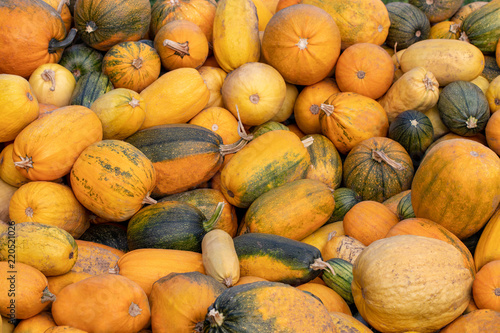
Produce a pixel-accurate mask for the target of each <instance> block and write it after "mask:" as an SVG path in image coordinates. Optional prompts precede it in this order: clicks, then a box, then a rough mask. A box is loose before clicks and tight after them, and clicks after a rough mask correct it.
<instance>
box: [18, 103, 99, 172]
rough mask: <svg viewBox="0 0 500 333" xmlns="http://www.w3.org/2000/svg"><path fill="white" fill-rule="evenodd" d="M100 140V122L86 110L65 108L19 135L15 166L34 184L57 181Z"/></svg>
mask: <svg viewBox="0 0 500 333" xmlns="http://www.w3.org/2000/svg"><path fill="white" fill-rule="evenodd" d="M101 139H102V125H101V121H100V120H99V118H98V117H97V115H96V114H95V113H94V112H92V111H91V110H90V109H88V108H86V107H84V106H79V105H74V106H65V107H62V108H59V109H57V110H55V111H53V112H52V113H50V114H48V115H46V116H44V117H42V118H39V119H37V120H35V121H33V122H32V123H31V124H30V125H28V126H27V127H25V128H24V129H23V131H22V132H21V133H19V134H18V136H17V137H16V139H15V140H14V150H13V160H14V164H15V166H16V167H17V168H18V170H19V171H20V172H21V173H22V174H23V175H24V176H25V177H27V178H29V179H31V180H55V179H57V178H59V177H62V176H64V175H66V174H67V173H68V172H69V171H70V169H71V167H72V166H73V163H75V161H76V159H77V158H78V156H79V155H80V153H81V152H82V151H83V150H84V149H85V148H87V147H88V146H89V145H91V144H93V143H95V142H98V141H100V140H101Z"/></svg>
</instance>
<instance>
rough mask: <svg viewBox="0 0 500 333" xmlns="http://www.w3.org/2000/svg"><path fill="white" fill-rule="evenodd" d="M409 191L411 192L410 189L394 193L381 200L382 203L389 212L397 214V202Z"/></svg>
mask: <svg viewBox="0 0 500 333" xmlns="http://www.w3.org/2000/svg"><path fill="white" fill-rule="evenodd" d="M410 192H411V190H406V191H402V192H399V193H398V194H394V195H393V196H392V197H390V198H389V199H387V200H385V201H383V202H382V203H383V204H384V206H386V207H387V208H389V210H390V211H391V212H393V213H394V214H396V215H397V214H398V206H399V203H400V202H401V200H402V199H403V198H404V197H405V196H406V195H407V194H408V193H410Z"/></svg>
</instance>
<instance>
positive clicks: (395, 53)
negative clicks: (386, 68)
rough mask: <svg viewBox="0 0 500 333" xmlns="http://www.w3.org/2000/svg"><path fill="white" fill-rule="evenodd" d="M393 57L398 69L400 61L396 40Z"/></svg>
mask: <svg viewBox="0 0 500 333" xmlns="http://www.w3.org/2000/svg"><path fill="white" fill-rule="evenodd" d="M394 57H396V63H397V64H398V67H397V68H396V69H399V68H400V67H401V63H400V62H399V57H398V42H396V43H394Z"/></svg>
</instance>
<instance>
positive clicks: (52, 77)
mask: <svg viewBox="0 0 500 333" xmlns="http://www.w3.org/2000/svg"><path fill="white" fill-rule="evenodd" d="M41 77H42V79H43V80H44V81H46V82H47V81H50V82H52V86H51V87H50V91H54V90H56V72H54V71H53V70H52V69H46V70H44V71H43V72H42V74H41Z"/></svg>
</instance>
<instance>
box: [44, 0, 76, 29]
mask: <svg viewBox="0 0 500 333" xmlns="http://www.w3.org/2000/svg"><path fill="white" fill-rule="evenodd" d="M43 1H44V2H46V3H48V4H49V5H50V6H51V7H52V8H54V9H55V10H56V11H57V12H58V13H59V15H61V19H62V20H63V22H64V27H65V28H66V32H67V31H69V29H71V25H72V24H73V17H72V16H71V11H70V9H69V6H68V5H69V4H70V3H69V1H68V0H43Z"/></svg>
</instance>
